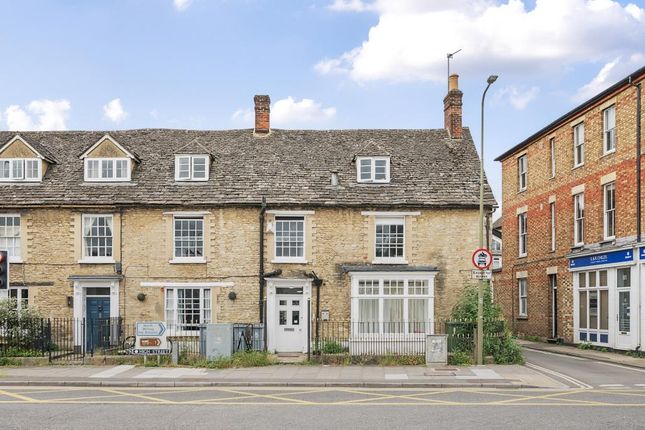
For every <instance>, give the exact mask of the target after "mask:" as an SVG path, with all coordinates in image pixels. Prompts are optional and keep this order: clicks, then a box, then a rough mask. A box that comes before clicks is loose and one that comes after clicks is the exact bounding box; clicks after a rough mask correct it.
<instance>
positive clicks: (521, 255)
mask: <svg viewBox="0 0 645 430" xmlns="http://www.w3.org/2000/svg"><path fill="white" fill-rule="evenodd" d="M526 257H528V254H519V255H518V256H517V258H526Z"/></svg>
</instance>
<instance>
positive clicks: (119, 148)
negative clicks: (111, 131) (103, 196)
mask: <svg viewBox="0 0 645 430" xmlns="http://www.w3.org/2000/svg"><path fill="white" fill-rule="evenodd" d="M80 158H81V160H83V163H84V165H85V174H84V177H85V181H86V182H129V181H130V177H131V172H132V161H133V160H134V161H135V162H137V163H139V162H140V161H141V160H139V157H137V156H136V155H135V154H133V153H132V152H130V151H128V150H127V149H126V148H125V147H124V146H123V145H121V144H120V143H119V142H117V141H116V140H114V139H113V138H112V137H110V136H109V135H107V134H106V135H105V136H103V137H102V138H100V139H99V140H98V141H97V142H96V143H94V144H93V145H92V146H90V147H89V148H88V149H87V150H86V151H85V152H84V153H83V154H81V156H80Z"/></svg>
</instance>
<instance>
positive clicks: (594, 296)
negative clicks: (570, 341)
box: [576, 270, 609, 344]
mask: <svg viewBox="0 0 645 430" xmlns="http://www.w3.org/2000/svg"><path fill="white" fill-rule="evenodd" d="M576 276H577V280H578V282H577V284H578V285H577V287H578V293H577V294H578V341H580V342H591V343H601V344H607V343H609V333H608V329H609V283H608V272H607V270H593V271H589V272H580V273H577V274H576Z"/></svg>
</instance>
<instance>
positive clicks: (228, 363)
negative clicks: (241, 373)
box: [179, 351, 275, 369]
mask: <svg viewBox="0 0 645 430" xmlns="http://www.w3.org/2000/svg"><path fill="white" fill-rule="evenodd" d="M179 363H180V364H185V365H189V366H193V367H206V368H209V369H230V368H239V367H262V366H270V365H272V364H275V359H274V358H273V357H272V356H270V355H269V354H268V353H266V352H264V351H240V352H236V353H235V354H233V355H232V356H231V357H220V358H216V359H214V360H207V359H205V358H192V357H184V358H182V359H181V360H180V362H179Z"/></svg>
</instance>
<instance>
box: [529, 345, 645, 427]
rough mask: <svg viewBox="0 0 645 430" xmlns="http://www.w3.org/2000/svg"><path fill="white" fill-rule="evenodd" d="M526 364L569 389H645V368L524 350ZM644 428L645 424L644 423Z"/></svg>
mask: <svg viewBox="0 0 645 430" xmlns="http://www.w3.org/2000/svg"><path fill="white" fill-rule="evenodd" d="M524 358H525V359H526V365H527V366H528V367H529V368H531V369H533V370H537V371H540V372H542V373H545V374H547V375H548V376H551V377H552V378H554V379H556V380H559V381H560V382H563V383H564V384H566V385H568V386H570V387H577V388H588V387H597V388H614V387H615V388H624V387H636V388H638V387H645V369H638V368H633V367H628V366H622V365H619V364H613V363H605V362H602V361H595V360H591V359H587V358H581V357H571V356H568V355H561V354H554V353H551V352H546V351H536V350H532V349H528V348H524ZM644 426H645V421H644Z"/></svg>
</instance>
